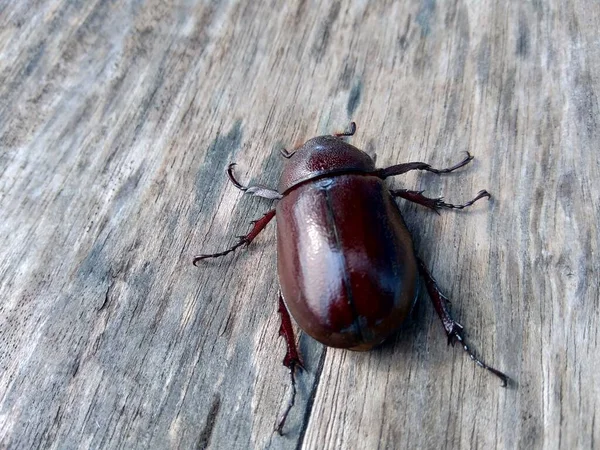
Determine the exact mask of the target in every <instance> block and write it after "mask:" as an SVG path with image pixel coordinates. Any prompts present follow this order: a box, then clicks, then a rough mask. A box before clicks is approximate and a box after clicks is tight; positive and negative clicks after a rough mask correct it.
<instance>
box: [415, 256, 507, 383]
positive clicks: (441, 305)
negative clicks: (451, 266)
mask: <svg viewBox="0 0 600 450" xmlns="http://www.w3.org/2000/svg"><path fill="white" fill-rule="evenodd" d="M417 264H418V266H419V273H420V274H421V276H422V277H423V278H424V279H425V286H426V287H427V293H428V294H429V297H430V298H431V301H432V302H433V307H434V308H435V311H436V312H437V314H438V316H439V317H440V319H441V320H442V324H443V325H444V330H446V334H447V335H448V343H449V344H450V343H452V344H454V342H456V341H458V342H459V343H460V345H461V346H462V348H463V350H464V351H465V352H467V354H468V355H469V357H470V358H471V359H472V360H473V361H474V362H475V364H477V365H478V366H479V367H481V368H483V369H486V370H489V371H490V372H492V373H493V374H494V375H496V376H497V377H498V378H500V379H501V380H502V386H503V387H506V384H507V383H508V377H507V376H506V375H505V374H504V373H502V372H500V371H499V370H497V369H494V368H493V367H490V366H488V365H487V364H485V363H484V362H483V361H481V360H480V359H478V358H477V357H476V356H475V354H474V353H473V352H472V351H471V349H470V348H469V346H468V345H467V344H466V342H465V338H464V335H463V327H462V325H461V324H459V323H458V322H456V321H454V319H452V316H451V315H450V310H449V308H448V306H449V303H450V302H449V301H448V298H447V297H446V296H445V295H444V294H442V293H441V292H440V289H439V288H438V285H437V283H436V281H435V279H434V278H433V276H431V274H430V273H429V270H427V267H426V266H425V263H423V261H421V260H420V259H418V258H417Z"/></svg>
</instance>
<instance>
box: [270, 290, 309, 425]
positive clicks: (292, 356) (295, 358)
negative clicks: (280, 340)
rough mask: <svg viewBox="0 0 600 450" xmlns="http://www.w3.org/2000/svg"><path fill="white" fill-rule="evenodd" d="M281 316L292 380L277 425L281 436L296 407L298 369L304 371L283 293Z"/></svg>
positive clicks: (286, 360) (280, 332)
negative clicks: (289, 393) (288, 397)
mask: <svg viewBox="0 0 600 450" xmlns="http://www.w3.org/2000/svg"><path fill="white" fill-rule="evenodd" d="M278 311H279V314H280V315H281V326H280V327H279V335H280V336H283V337H284V338H285V343H286V345H287V351H286V353H285V357H284V358H283V365H284V366H285V367H287V368H288V369H289V370H290V377H291V379H292V397H291V398H290V401H289V403H288V405H287V408H286V409H285V411H284V413H283V416H282V417H281V420H280V421H279V423H278V424H277V428H276V430H277V432H278V433H279V434H283V426H284V425H285V421H286V419H287V416H288V414H289V412H290V410H291V409H292V406H294V402H295V401H296V376H295V371H296V368H300V369H303V368H304V367H303V366H302V360H301V359H300V353H298V348H297V347H296V339H295V337H294V328H293V327H292V319H291V318H290V313H289V312H288V310H287V308H286V306H285V303H284V302H283V297H282V296H281V292H279V308H278Z"/></svg>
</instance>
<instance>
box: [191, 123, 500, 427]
mask: <svg viewBox="0 0 600 450" xmlns="http://www.w3.org/2000/svg"><path fill="white" fill-rule="evenodd" d="M355 131H356V124H355V123H354V122H352V123H351V124H350V129H349V130H348V131H345V132H342V133H336V134H333V135H326V136H318V137H315V138H313V139H310V140H308V141H306V142H305V143H304V144H303V145H302V146H300V147H299V148H297V149H296V150H295V151H293V152H288V151H286V150H282V151H281V154H282V155H283V157H284V158H286V162H285V165H284V168H283V172H282V173H281V177H280V180H279V186H278V189H277V190H275V189H271V188H268V187H265V186H261V185H255V186H244V185H242V184H241V183H240V182H238V181H237V180H236V178H235V176H234V174H233V167H234V166H235V163H233V164H230V165H229V167H228V170H227V173H228V175H229V178H230V180H231V182H232V183H233V184H234V185H235V186H236V187H237V188H238V189H240V190H242V191H244V192H245V193H247V194H252V195H255V196H258V197H263V198H267V199H272V200H277V205H276V206H275V208H274V209H271V210H270V211H268V212H267V213H266V214H265V215H264V216H263V217H262V218H260V219H258V220H257V221H255V222H253V227H252V229H251V230H250V232H249V233H248V234H247V235H245V236H242V237H241V238H240V239H239V241H238V242H237V243H236V244H235V245H233V246H232V247H231V248H229V249H227V250H225V251H222V252H219V253H212V254H205V255H199V256H196V257H195V258H194V259H193V263H194V265H197V264H198V262H200V261H202V260H204V259H207V258H216V257H220V256H224V255H227V254H228V253H231V252H233V251H234V250H236V249H237V248H239V247H241V246H243V245H248V244H250V243H251V242H252V241H253V240H254V238H256V236H258V234H259V233H260V232H261V231H262V230H263V229H264V228H265V227H266V226H267V224H268V223H269V222H270V221H271V220H272V219H273V217H275V216H277V271H278V274H279V283H280V287H281V289H280V293H279V308H278V309H279V313H280V315H281V327H280V335H282V336H284V338H285V341H286V344H287V352H286V355H285V358H284V360H283V364H284V365H285V366H286V367H287V368H289V371H290V375H291V383H292V395H291V399H290V401H289V403H288V406H287V408H286V410H285V412H284V414H283V416H282V418H281V420H280V421H279V422H278V425H277V428H276V430H277V431H278V432H279V433H280V434H281V433H282V429H283V425H284V423H285V420H286V417H287V415H288V413H289V411H290V409H291V408H292V406H293V404H294V399H295V395H296V384H295V377H294V374H295V369H296V368H298V367H300V368H301V367H302V361H301V358H300V355H299V352H298V349H297V347H296V341H295V338H294V331H293V327H292V322H291V319H290V314H291V316H292V317H293V318H294V319H295V321H296V323H297V324H298V325H299V326H300V328H301V329H302V330H304V331H305V332H306V333H307V334H308V335H310V336H312V337H313V338H314V339H316V340H317V341H319V342H321V343H322V344H324V345H327V346H329V347H337V348H345V349H350V350H359V351H364V350H369V349H371V348H373V347H375V346H377V345H379V344H381V343H382V342H383V341H384V340H386V339H387V338H388V337H390V336H391V335H392V334H394V333H395V332H396V331H397V330H398V328H399V327H400V325H401V324H402V323H403V322H404V321H405V319H406V318H407V316H408V314H409V313H410V311H411V309H412V307H413V305H414V304H415V301H416V298H417V291H418V289H417V278H418V275H419V274H420V275H421V277H422V278H423V279H424V282H425V287H426V289H427V292H428V294H429V297H430V298H431V300H432V302H433V306H434V308H435V311H436V313H437V314H438V316H439V317H440V319H441V321H442V324H443V326H444V330H445V331H446V335H447V336H448V341H449V343H455V342H459V343H460V344H461V345H462V347H463V349H464V350H465V352H467V354H468V355H469V356H470V357H471V359H472V360H473V361H474V362H475V363H477V365H479V366H480V367H482V368H484V369H487V370H489V371H490V372H491V373H493V374H494V375H496V376H498V377H499V378H500V379H501V380H502V385H503V386H506V383H507V380H508V377H507V376H506V375H505V374H504V373H502V372H500V371H499V370H496V369H494V368H493V367H490V366H488V365H487V364H485V363H484V362H483V361H481V360H480V359H478V358H477V357H476V356H475V355H474V354H473V352H472V351H471V350H470V349H469V347H468V346H467V344H466V343H465V339H464V336H463V327H462V326H461V325H460V324H459V323H457V322H456V321H455V320H454V319H453V318H452V317H451V315H450V311H449V301H448V299H447V298H446V297H445V296H444V295H443V294H442V293H441V292H440V289H439V288H438V286H437V284H436V281H435V279H434V278H433V277H432V275H431V274H430V273H429V270H428V269H427V267H426V266H425V264H424V263H423V261H422V260H421V259H419V258H418V257H417V256H416V255H415V251H414V249H413V243H412V238H411V235H410V233H409V231H408V229H407V228H406V225H405V223H404V220H403V218H402V215H401V214H400V210H399V209H398V206H397V205H396V203H395V201H394V199H395V198H396V197H400V198H403V199H405V200H408V201H410V202H414V203H417V204H419V205H423V206H425V207H427V208H430V209H432V210H434V211H436V212H437V211H438V210H440V209H442V208H449V209H463V208H466V207H468V206H470V205H472V204H473V203H475V202H476V201H477V200H480V199H482V198H485V197H488V198H489V197H490V194H489V193H488V192H487V191H480V192H479V193H478V194H477V195H476V196H475V198H473V200H471V201H469V202H467V203H465V204H462V205H452V204H449V203H445V202H444V201H443V200H442V199H441V198H428V197H426V196H424V195H423V192H422V191H411V190H407V189H389V188H387V187H386V185H385V183H384V180H385V179H386V178H388V177H390V176H394V175H401V174H404V173H406V172H409V171H411V170H424V171H428V172H433V173H435V174H445V173H450V172H453V171H455V170H456V169H459V168H461V167H463V166H465V165H467V164H468V163H469V162H470V161H471V160H472V159H473V157H472V156H471V155H470V154H468V153H467V157H466V158H465V159H463V160H462V161H461V162H459V163H458V164H456V165H454V166H452V167H449V168H447V169H434V168H433V167H431V166H430V165H429V164H426V163H423V162H409V163H404V164H397V165H393V166H391V167H387V168H384V169H378V168H376V167H375V162H374V160H373V159H372V158H371V157H370V156H369V155H368V154H367V153H365V152H363V151H361V150H359V149H358V148H356V147H354V146H352V145H350V144H348V143H347V142H345V141H344V140H343V138H344V137H345V136H352V135H354V133H355Z"/></svg>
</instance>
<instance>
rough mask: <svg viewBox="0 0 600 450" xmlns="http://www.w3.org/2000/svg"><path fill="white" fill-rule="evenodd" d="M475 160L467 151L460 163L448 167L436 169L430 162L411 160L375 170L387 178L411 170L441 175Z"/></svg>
mask: <svg viewBox="0 0 600 450" xmlns="http://www.w3.org/2000/svg"><path fill="white" fill-rule="evenodd" d="M472 160H473V156H471V154H470V153H469V152H467V157H466V158H465V159H463V160H462V161H461V162H459V163H458V164H455V165H453V166H452V167H448V168H446V169H434V168H433V167H431V166H430V165H429V164H427V163H424V162H409V163H404V164H396V165H394V166H390V167H386V168H385V169H378V170H376V171H375V172H374V175H375V176H378V177H380V178H387V177H391V176H394V175H402V174H403V173H406V172H410V171H411V170H426V171H427V172H432V173H436V174H438V175H441V174H443V173H450V172H454V171H455V170H456V169H460V168H461V167H464V166H466V165H467V164H469V163H470V162H471V161H472Z"/></svg>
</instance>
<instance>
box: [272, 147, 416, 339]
mask: <svg viewBox="0 0 600 450" xmlns="http://www.w3.org/2000/svg"><path fill="white" fill-rule="evenodd" d="M331 155H335V159H331ZM321 162H323V165H321V164H320V163H321ZM311 170H312V172H311ZM373 170H374V163H373V161H372V159H371V158H370V157H369V156H368V155H367V154H366V153H364V152H362V151H360V150H358V149H357V148H355V147H353V146H351V145H349V144H347V143H345V142H343V141H342V140H341V139H339V138H336V137H331V136H322V137H318V138H315V139H311V140H310V141H308V142H307V143H306V144H305V145H304V146H303V147H301V148H300V149H299V150H298V151H297V152H296V154H295V155H294V156H293V157H292V158H290V159H289V160H288V161H287V162H286V167H285V168H284V171H283V173H282V177H281V181H280V192H286V191H287V192H286V195H285V196H284V197H283V198H282V199H281V200H280V201H279V203H278V204H277V213H276V217H277V252H278V253H277V259H278V272H279V280H280V284H281V291H282V294H283V298H284V301H285V303H286V306H287V308H288V310H289V311H290V313H291V315H292V316H293V317H294V319H295V320H296V322H297V323H298V325H299V326H300V327H301V328H302V329H303V330H304V331H305V332H306V333H308V334H309V335H310V336H312V337H313V338H315V339H316V340H318V341H319V342H321V343H323V344H325V345H328V346H330V347H340V348H348V349H352V350H369V349H370V348H372V347H374V346H376V345H378V344H380V343H381V342H383V341H384V340H385V339H386V338H387V337H389V336H390V335H391V334H392V333H394V332H395V331H396V330H397V329H398V328H399V326H400V325H401V324H402V322H403V321H404V320H405V319H406V317H407V315H408V314H409V312H410V310H411V308H412V306H413V304H414V300H415V297H416V282H417V273H418V269H417V263H416V260H415V256H414V252H413V244H412V240H411V236H410V234H409V232H408V230H407V229H406V226H405V225H404V221H403V219H402V216H401V215H400V211H399V209H398V207H397V205H396V203H395V202H394V200H393V198H392V196H391V195H390V193H389V191H388V189H387V187H386V186H385V184H384V182H383V180H381V179H380V178H378V177H376V176H373V175H370V174H369V173H370V172H372V171H373Z"/></svg>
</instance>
